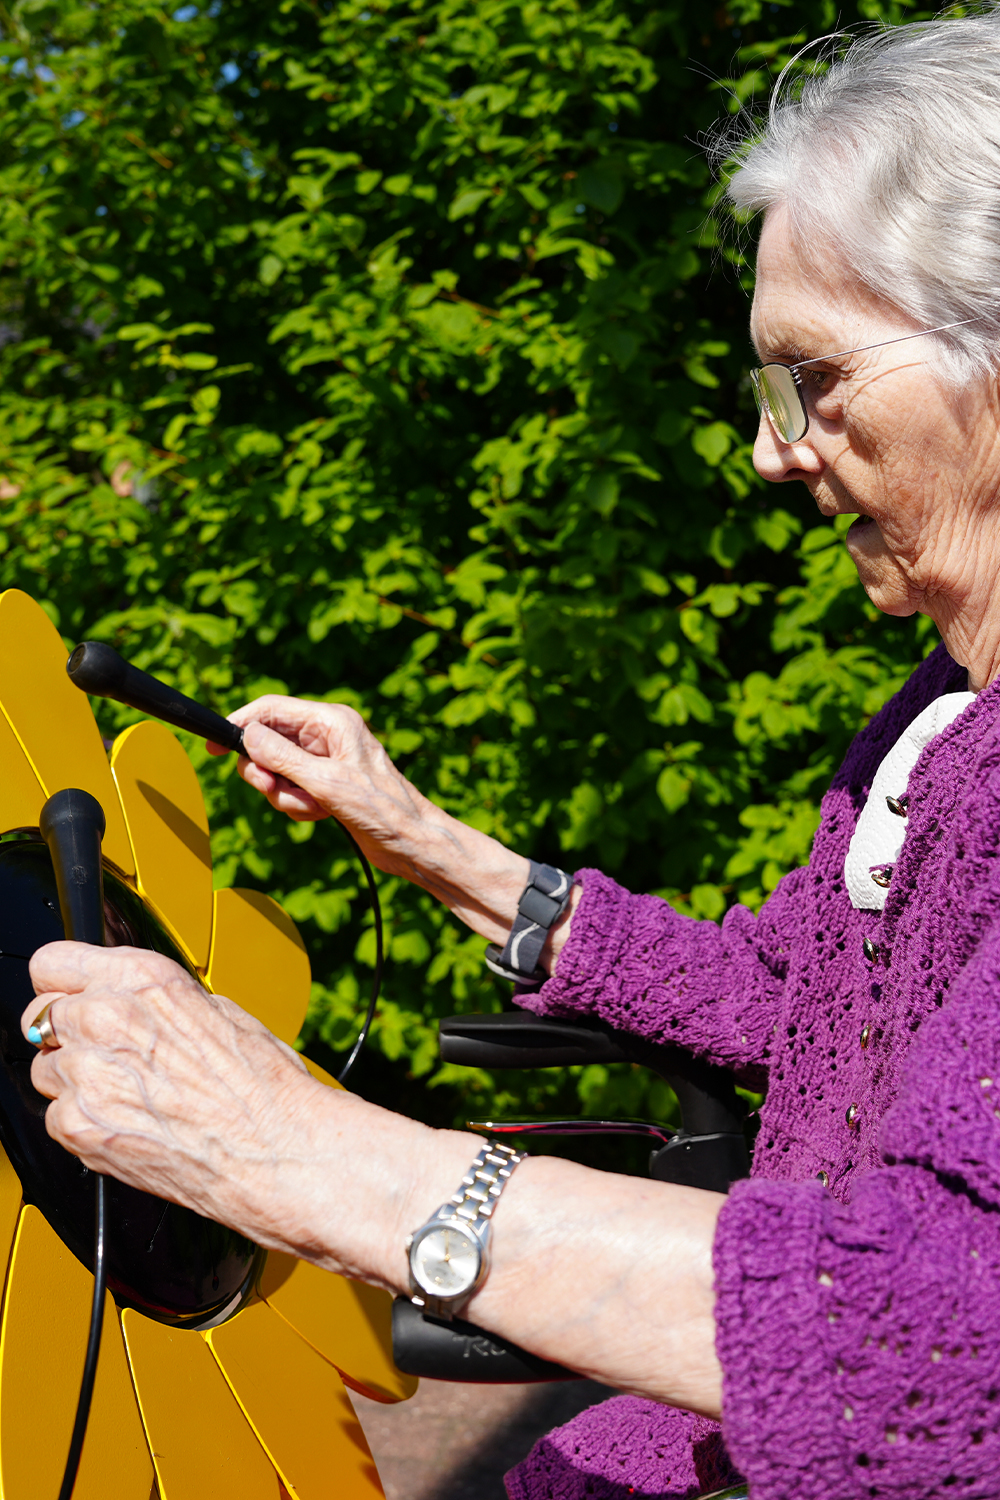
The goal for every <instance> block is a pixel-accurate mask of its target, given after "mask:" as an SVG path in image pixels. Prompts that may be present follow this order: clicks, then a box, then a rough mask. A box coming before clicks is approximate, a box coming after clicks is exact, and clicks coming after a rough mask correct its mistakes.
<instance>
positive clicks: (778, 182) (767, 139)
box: [716, 5, 1000, 381]
mask: <svg viewBox="0 0 1000 1500" xmlns="http://www.w3.org/2000/svg"><path fill="white" fill-rule="evenodd" d="M844 40H845V39H844V38H843V37H842V36H841V37H840V38H837V39H835V50H836V51H837V52H839V54H840V55H839V56H835V57H834V59H833V61H832V62H831V64H830V66H829V69H828V70H827V71H826V72H825V73H821V74H819V75H818V76H813V77H809V78H807V79H806V80H805V81H804V82H802V83H801V84H796V83H795V81H794V78H793V76H792V74H791V73H790V72H789V70H788V69H786V71H785V73H784V74H783V75H782V77H781V78H780V79H779V80H778V84H777V86H776V88H775V91H774V95H773V97H772V100H771V104H770V109H769V113H768V118H767V121H766V123H764V124H762V125H758V126H757V127H756V128H755V129H754V130H753V131H752V133H750V134H749V135H748V136H747V135H744V138H743V139H742V141H740V140H736V141H735V142H734V140H733V135H732V133H730V134H729V136H728V137H727V138H723V139H722V140H721V141H719V142H717V143H716V150H717V152H718V153H719V154H720V155H726V156H728V157H729V159H730V166H729V173H730V175H729V178H728V182H727V196H728V198H729V201H730V203H731V204H732V205H733V206H734V207H735V208H737V209H740V210H743V211H745V212H749V213H756V212H765V213H766V212H768V211H769V210H771V209H774V208H778V207H781V208H783V209H785V210H786V211H787V214H788V218H789V225H790V229H791V233H792V236H793V238H794V241H795V243H796V244H797V245H798V246H799V247H801V248H802V249H803V250H804V252H805V253H806V254H807V255H810V257H811V258H812V260H813V263H814V264H816V265H817V266H822V264H823V262H824V259H826V258H827V257H829V256H831V255H832V257H833V262H834V263H835V264H836V265H837V266H838V268H839V269H840V270H841V271H842V272H845V273H846V274H848V275H851V276H854V277H856V278H857V279H858V280H859V281H860V283H861V284H862V285H863V286H865V287H867V288H868V289H869V290H870V291H871V292H873V293H874V294H875V295H876V296H877V297H878V298H880V299H882V300H883V301H884V302H885V303H887V304H888V305H890V306H891V307H894V308H895V309H897V310H898V311H899V312H901V313H903V314H904V315H905V316H906V317H908V318H910V319H912V320H913V321H914V322H915V323H917V324H920V325H922V326H923V327H925V328H934V327H939V326H940V325H941V324H944V323H957V322H959V321H960V320H962V319H965V318H975V319H977V320H978V321H976V322H975V323H970V324H968V325H967V326H966V327H964V328H955V329H953V330H951V331H949V332H948V333H944V334H939V335H937V339H936V340H935V342H937V343H938V345H939V348H940V352H941V353H942V354H943V356H944V364H945V368H946V370H947V372H948V375H949V376H950V377H951V378H952V379H953V380H954V379H957V380H958V381H968V380H969V379H970V378H975V377H977V376H978V377H983V376H986V375H989V374H995V372H996V371H997V369H998V367H1000V5H991V6H990V7H989V8H988V9H986V10H984V11H982V12H980V13H979V14H974V15H967V16H963V17H952V18H945V17H939V18H938V19H936V20H932V21H923V22H913V23H910V24H906V25H900V26H892V27H888V28H885V29H880V30H878V31H875V32H869V33H867V34H865V35H861V36H859V37H857V38H856V39H855V40H853V41H851V42H850V44H849V45H848V46H847V48H846V51H845V50H842V48H843V42H844ZM738 128H739V127H738ZM740 133H741V134H743V132H742V130H741V131H740ZM734 154H735V163H734V162H733V159H732V158H733V155H734Z"/></svg>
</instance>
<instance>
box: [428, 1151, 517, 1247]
mask: <svg viewBox="0 0 1000 1500" xmlns="http://www.w3.org/2000/svg"><path fill="white" fill-rule="evenodd" d="M527 1154H528V1153H527V1151H515V1150H514V1149H513V1147H511V1146H501V1145H500V1144H499V1142H498V1141H487V1143H486V1145H485V1146H484V1147H483V1149H482V1150H481V1151H480V1153H479V1155H478V1156H477V1157H476V1159H475V1161H474V1162H473V1163H472V1166H471V1167H470V1168H469V1170H468V1171H467V1172H466V1174H465V1176H464V1177H463V1178H462V1182H461V1186H460V1187H459V1189H458V1192H457V1193H453V1194H452V1196H451V1197H450V1198H449V1199H448V1202H447V1203H442V1205H441V1207H440V1208H439V1209H438V1211H437V1217H438V1218H439V1219H464V1220H465V1222H466V1223H467V1224H469V1225H470V1226H471V1227H472V1228H476V1227H477V1224H476V1221H477V1220H482V1219H488V1218H489V1217H490V1215H491V1214H492V1212H493V1210H494V1208H495V1207H496V1201H497V1199H498V1198H499V1196H500V1194H501V1193H502V1192H503V1190H504V1188H505V1187H506V1186H507V1182H508V1179H509V1178H510V1174H511V1173H512V1172H513V1170H514V1168H515V1167H516V1166H518V1165H519V1163H520V1162H522V1161H523V1160H524V1158H525V1157H526V1156H527Z"/></svg>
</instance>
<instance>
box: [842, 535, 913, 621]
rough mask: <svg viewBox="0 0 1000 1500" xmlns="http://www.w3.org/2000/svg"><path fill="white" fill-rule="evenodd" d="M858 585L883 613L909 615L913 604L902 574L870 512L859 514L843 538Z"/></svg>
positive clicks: (905, 579)
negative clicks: (856, 573)
mask: <svg viewBox="0 0 1000 1500" xmlns="http://www.w3.org/2000/svg"><path fill="white" fill-rule="evenodd" d="M844 542H845V544H846V547H847V550H848V552H849V553H850V555H851V561H852V562H853V563H854V566H855V567H856V568H857V570H858V578H859V579H860V580H861V587H862V588H863V589H864V591H865V593H866V594H867V595H868V597H869V599H870V600H871V601H872V603H873V604H874V606H875V608H876V609H878V610H881V611H882V613H883V614H885V615H912V614H913V613H914V611H915V609H916V608H917V606H916V603H915V602H914V599H913V596H912V592H911V589H910V586H909V583H908V581H907V578H906V575H905V574H904V572H903V570H902V569H901V568H900V566H899V564H898V562H897V561H896V559H895V558H894V557H893V555H892V553H891V552H890V551H889V549H888V547H887V546H886V544H885V538H884V537H883V535H882V533H881V531H880V530H879V528H878V526H877V524H876V523H875V522H874V521H873V520H872V519H871V517H870V516H859V517H858V519H857V520H856V521H854V522H853V523H852V524H851V526H850V528H849V529H848V532H847V535H846V536H845V538H844Z"/></svg>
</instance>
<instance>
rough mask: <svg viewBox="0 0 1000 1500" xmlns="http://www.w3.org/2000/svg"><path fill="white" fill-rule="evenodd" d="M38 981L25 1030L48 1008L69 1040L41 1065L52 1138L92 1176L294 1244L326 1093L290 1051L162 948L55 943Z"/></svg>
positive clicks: (35, 1076) (36, 1077)
mask: <svg viewBox="0 0 1000 1500" xmlns="http://www.w3.org/2000/svg"><path fill="white" fill-rule="evenodd" d="M31 978H32V981H33V983H34V986H35V990H36V992H37V999H35V1000H34V1001H33V1002H32V1004H31V1005H30V1006H29V1007H28V1009H27V1010H26V1011H25V1012H24V1016H23V1018H22V1030H23V1031H24V1032H25V1034H27V1030H28V1027H29V1026H30V1025H31V1023H32V1021H33V1020H34V1018H35V1016H36V1015H37V1014H38V1012H39V1011H40V1010H41V1008H42V1006H43V1005H45V1004H46V1003H50V1002H51V1004H52V1011H51V1020H52V1023H53V1026H54V1027H55V1032H56V1037H57V1039H58V1042H59V1045H58V1047H55V1048H51V1049H48V1048H47V1049H45V1050H43V1051H41V1052H39V1054H38V1056H37V1057H36V1058H35V1060H34V1062H33V1063H32V1069H31V1079H32V1083H33V1084H34V1086H35V1088H36V1089H37V1090H38V1091H39V1093H41V1094H43V1095H44V1096H45V1097H46V1098H48V1099H50V1100H51V1101H52V1103H51V1104H50V1105H49V1107H48V1111H47V1113H46V1117H45V1123H46V1129H47V1130H48V1133H49V1135H50V1136H52V1137H53V1139H54V1140H56V1141H58V1142H59V1143H60V1144H61V1145H63V1146H65V1147H66V1149H67V1150H68V1151H71V1152H73V1154H74V1155H75V1156H78V1157H79V1158H80V1159H81V1160H82V1161H83V1162H85V1164H86V1165H87V1166H88V1167H90V1168H91V1169H93V1170H94V1171H97V1172H106V1173H109V1174H110V1175H111V1176H113V1177H116V1178H118V1179H119V1180H120V1181H122V1182H127V1183H130V1184H131V1185H132V1186H133V1187H137V1188H142V1189H145V1190H146V1191H147V1192H150V1193H154V1194H156V1195H157V1196H158V1197H161V1198H168V1199H170V1200H171V1201H172V1202H175V1203H180V1204H184V1205H185V1206H187V1207H188V1208H193V1209H195V1210H196V1211H197V1212H198V1213H201V1214H205V1215H207V1216H208V1217H210V1218H213V1219H218V1220H220V1221H221V1222H223V1223H226V1224H229V1225H230V1226H231V1227H233V1228H235V1229H238V1230H240V1231H241V1232H243V1233H244V1234H247V1235H248V1236H250V1237H251V1238H252V1239H256V1240H258V1241H259V1242H262V1243H264V1244H267V1245H270V1246H272V1247H278V1248H288V1244H289V1239H288V1232H287V1231H288V1229H289V1227H292V1228H294V1227H295V1226H294V1222H293V1223H292V1224H291V1225H289V1222H288V1220H289V1214H290V1208H289V1204H288V1201H287V1199H288V1193H289V1189H290V1188H291V1184H292V1182H293V1181H294V1179H295V1175H296V1172H295V1169H296V1166H297V1164H299V1163H300V1162H302V1161H303V1160H304V1156H305V1155H307V1154H308V1152H309V1149H310V1147H309V1136H310V1128H309V1125H310V1116H311V1115H312V1114H314V1113H315V1100H316V1095H317V1091H318V1094H319V1095H321V1096H322V1095H326V1094H328V1093H329V1091H328V1090H326V1089H324V1088H323V1087H322V1085H320V1084H317V1083H316V1082H315V1081H314V1080H313V1079H312V1078H311V1077H310V1076H309V1074H308V1073H307V1072H306V1071H305V1069H304V1067H303V1064H302V1063H301V1061H300V1060H299V1059H298V1058H297V1057H296V1055H295V1053H294V1052H292V1050H291V1048H290V1047H287V1046H286V1045H285V1044H284V1043H283V1042H281V1041H279V1040H278V1039H277V1038H276V1037H274V1036H272V1035H271V1033H270V1032H269V1031H268V1030H267V1029H266V1027H264V1026H262V1025H261V1023H260V1022H259V1021H256V1020H255V1019H254V1018H253V1017H252V1016H250V1015H248V1014H247V1013H246V1012H245V1011H243V1010H241V1009H240V1008H239V1006H237V1005H234V1004H233V1002H232V1001H231V1000H227V999H224V998H223V997H221V996H218V995H210V994H208V993H207V992H206V991H205V990H204V989H202V987H201V985H199V984H198V983H197V982H196V981H195V980H194V979H193V978H192V977H191V976H190V975H189V974H187V973H186V972H185V971H184V970H183V969H182V968H181V967H180V965H178V964H176V963H174V962H173V960H171V959H168V958H165V957H163V956H162V955H161V954H158V953H149V952H146V951H144V950H142V949H138V948H124V947H123V948H93V947H89V946H87V945H86V944H83V943H69V942H60V943H49V944H48V945H47V946H46V947H44V948H40V949H39V950H38V951H37V952H36V953H35V955H34V957H33V958H32V960H31ZM301 1189H302V1185H301V1183H300V1184H299V1196H300V1197H301ZM291 1190H292V1192H294V1191H295V1189H291ZM307 1196H308V1195H307ZM298 1217H299V1215H298V1213H297V1212H294V1211H292V1212H291V1219H292V1220H293V1221H295V1220H297V1219H298Z"/></svg>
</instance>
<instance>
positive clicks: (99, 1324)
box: [59, 1173, 108, 1500]
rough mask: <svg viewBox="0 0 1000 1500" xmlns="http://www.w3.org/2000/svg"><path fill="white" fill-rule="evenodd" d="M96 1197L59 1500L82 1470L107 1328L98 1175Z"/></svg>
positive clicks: (102, 1194) (67, 1497) (102, 1214)
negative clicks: (79, 1368) (79, 1374)
mask: <svg viewBox="0 0 1000 1500" xmlns="http://www.w3.org/2000/svg"><path fill="white" fill-rule="evenodd" d="M95 1186H96V1193H95V1195H94V1300H93V1303H92V1304H91V1308H90V1333H89V1335H88V1337H87V1354H86V1358H85V1359H84V1361H83V1380H82V1381H81V1382H80V1397H79V1400H78V1401H77V1403H76V1419H75V1421H74V1423H73V1436H72V1437H71V1438H70V1440H69V1453H68V1455H67V1457H66V1469H65V1472H64V1473H63V1482H62V1487H61V1488H60V1490H59V1500H70V1496H71V1495H72V1494H73V1486H74V1485H75V1484H76V1476H77V1471H78V1470H79V1468H80V1454H81V1453H82V1452H83V1440H84V1438H85V1437H86V1436H87V1420H88V1418H89V1417H90V1403H91V1401H92V1400H93V1396H94V1380H95V1378H96V1376H97V1360H98V1356H99V1355H100V1352H101V1329H102V1328H103V1326H104V1293H105V1289H106V1287H107V1281H108V1268H107V1265H106V1263H105V1258H104V1229H105V1197H106V1195H105V1184H104V1178H103V1177H102V1176H101V1175H100V1173H98V1175H97V1177H96V1179H95Z"/></svg>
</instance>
